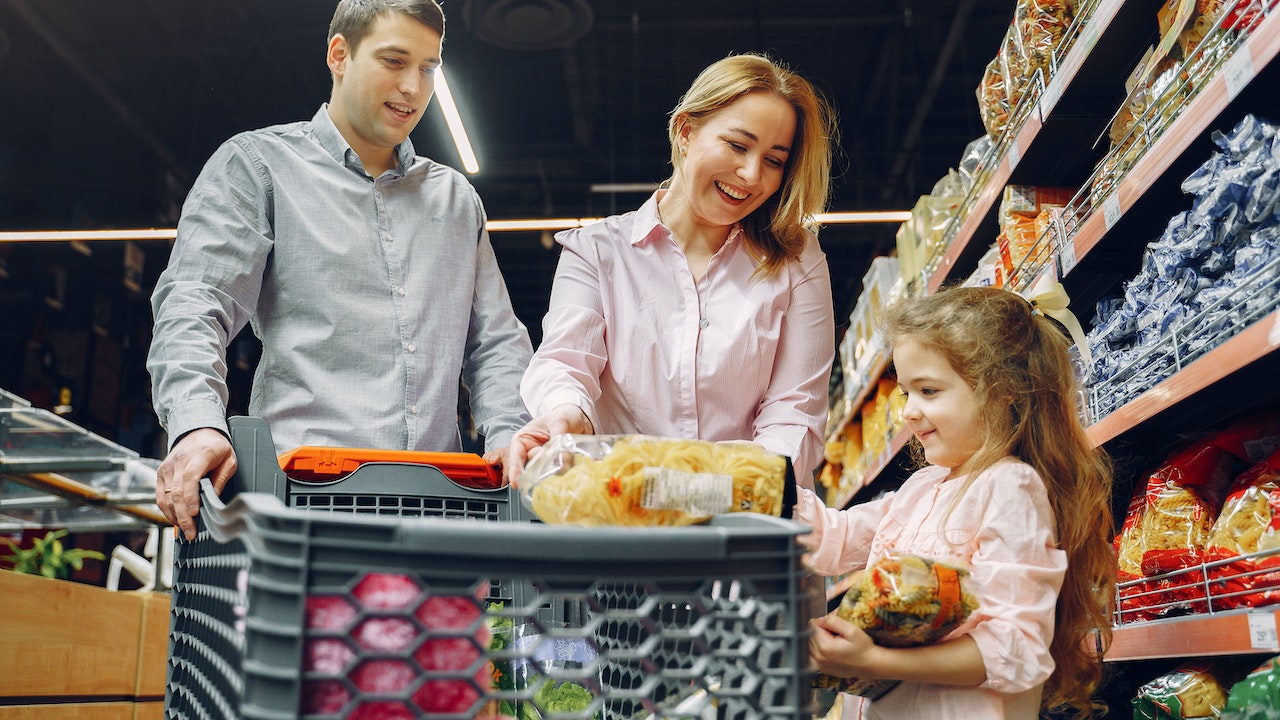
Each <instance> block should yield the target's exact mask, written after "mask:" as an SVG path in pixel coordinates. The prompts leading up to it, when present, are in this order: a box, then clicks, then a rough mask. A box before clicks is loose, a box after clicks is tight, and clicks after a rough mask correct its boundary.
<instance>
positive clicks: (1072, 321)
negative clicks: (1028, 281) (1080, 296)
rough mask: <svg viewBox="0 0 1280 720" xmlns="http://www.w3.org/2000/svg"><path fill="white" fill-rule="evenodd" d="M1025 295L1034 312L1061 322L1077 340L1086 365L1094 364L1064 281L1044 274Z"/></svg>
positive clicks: (1074, 339)
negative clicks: (1071, 306)
mask: <svg viewBox="0 0 1280 720" xmlns="http://www.w3.org/2000/svg"><path fill="white" fill-rule="evenodd" d="M1023 297H1024V298H1026V300H1027V302H1029V303H1031V311H1032V312H1037V313H1040V314H1042V315H1044V316H1045V317H1050V318H1053V319H1054V320H1057V321H1058V322H1059V323H1061V324H1062V326H1063V327H1065V328H1066V329H1067V332H1068V333H1070V334H1071V340H1072V341H1073V342H1075V344H1076V347H1077V348H1079V349H1080V358H1081V359H1082V360H1083V361H1084V364H1085V366H1086V367H1088V366H1089V365H1090V364H1092V362H1093V355H1092V354H1091V353H1090V352H1089V341H1088V340H1087V339H1085V336H1084V328H1082V327H1080V321H1079V320H1077V319H1076V316H1075V315H1073V314H1072V313H1071V310H1070V305H1071V298H1069V297H1067V291H1066V289H1065V288H1063V287H1062V283H1060V282H1058V281H1056V280H1053V279H1051V278H1050V276H1048V275H1042V276H1040V279H1039V280H1037V281H1036V282H1035V283H1034V284H1033V285H1032V286H1031V287H1030V288H1029V289H1028V290H1025V291H1024V292H1023Z"/></svg>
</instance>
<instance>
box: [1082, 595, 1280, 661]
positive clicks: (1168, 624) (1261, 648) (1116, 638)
mask: <svg viewBox="0 0 1280 720" xmlns="http://www.w3.org/2000/svg"><path fill="white" fill-rule="evenodd" d="M1276 620H1277V610H1275V609H1273V608H1266V609H1263V610H1258V609H1241V610H1239V611H1232V612H1227V613H1217V614H1213V615H1189V616H1186V617H1181V618H1173V619H1170V620H1152V621H1150V622H1142V623H1134V624H1132V625H1122V626H1120V627H1117V628H1113V629H1112V631H1111V632H1112V635H1111V647H1110V648H1108V650H1107V652H1106V655H1105V656H1104V659H1105V660H1106V661H1107V662H1118V661H1126V660H1150V659H1157V658H1179V657H1186V656H1188V655H1195V656H1197V657H1199V656H1208V655H1247V654H1251V653H1272V654H1274V653H1276V652H1277V651H1280V645H1277V643H1276V635H1277V633H1276V627H1277V623H1276Z"/></svg>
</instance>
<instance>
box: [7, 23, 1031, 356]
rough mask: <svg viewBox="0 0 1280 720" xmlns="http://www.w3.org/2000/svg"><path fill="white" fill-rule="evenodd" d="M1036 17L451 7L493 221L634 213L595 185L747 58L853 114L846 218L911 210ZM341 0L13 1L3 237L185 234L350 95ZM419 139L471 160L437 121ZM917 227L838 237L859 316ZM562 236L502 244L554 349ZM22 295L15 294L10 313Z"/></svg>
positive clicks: (451, 68)
mask: <svg viewBox="0 0 1280 720" xmlns="http://www.w3.org/2000/svg"><path fill="white" fill-rule="evenodd" d="M1013 5H1014V3H1013V1H1012V0H958V1H956V0H861V1H859V2H841V1H838V0H747V1H739V2H728V1H727V0H616V1H608V0H592V1H588V0H446V1H445V2H444V8H445V12H446V14H447V15H448V18H449V21H448V22H449V24H448V31H447V36H446V41H445V55H444V58H445V62H446V68H447V70H448V73H449V78H450V84H451V85H452V86H453V87H454V88H455V93H456V94H457V95H458V97H459V102H460V104H461V105H462V107H463V113H464V116H465V118H466V119H467V122H468V124H469V127H470V132H471V136H472V138H473V141H474V143H475V145H476V149H477V152H478V154H479V157H480V162H481V168H482V169H481V172H480V173H479V174H478V175H476V176H474V177H473V182H474V184H475V186H476V187H477V188H478V190H479V192H480V194H481V196H482V198H483V199H484V201H485V203H486V206H487V209H488V211H489V214H490V216H491V217H493V218H513V217H528V216H557V217H559V216H569V217H583V216H599V215H604V214H608V213H612V212H620V211H625V210H629V209H631V208H633V207H635V206H636V205H638V204H639V203H640V202H641V201H642V200H643V199H644V197H645V196H644V195H643V194H604V193H597V192H592V190H591V186H592V185H593V184H600V183H654V182H657V181H659V180H661V179H663V178H664V177H666V175H667V171H668V167H667V157H668V148H667V140H666V132H665V123H666V113H667V111H668V110H669V109H670V108H671V107H672V106H673V105H674V104H675V102H676V101H677V99H678V98H679V95H680V93H681V92H682V91H683V90H684V89H685V88H686V87H687V86H688V84H689V82H690V81H691V80H692V79H693V77H694V76H695V75H696V73H697V71H698V70H699V69H701V68H702V67H704V66H705V65H707V64H708V63H710V62H712V61H714V60H716V59H718V58H720V57H723V56H724V55H726V54H728V53H731V52H740V51H748V50H755V51H765V52H768V53H770V54H772V55H774V56H775V57H778V58H781V59H783V60H785V61H786V62H787V63H789V64H790V65H791V66H792V67H793V68H794V69H796V70H798V71H800V72H801V73H802V74H804V75H805V76H807V77H809V78H811V79H813V80H815V81H816V83H817V84H818V85H819V86H820V87H821V88H822V89H823V90H824V92H826V93H827V94H828V96H830V97H831V98H833V99H834V101H835V102H836V104H837V105H838V110H839V116H840V127H841V132H842V145H841V149H842V153H841V157H840V158H839V159H838V163H837V172H838V177H837V178H836V181H835V185H834V188H833V203H832V206H833V209H836V210H860V209H908V208H909V207H910V206H911V205H912V204H914V202H915V199H916V198H917V197H918V196H919V195H920V194H922V193H926V192H928V191H929V189H930V188H931V187H932V185H933V183H934V182H935V181H936V180H937V179H938V178H939V177H941V176H942V175H943V174H944V173H945V172H946V170H947V169H948V168H949V167H953V166H955V165H956V164H957V163H958V161H959V158H960V155H961V151H962V149H963V148H964V146H965V145H966V144H967V143H968V142H969V141H971V140H972V139H974V138H975V137H978V136H979V135H980V134H982V126H981V124H980V122H979V118H978V114H977V109H976V107H977V106H976V102H975V99H974V88H975V87H976V86H977V83H978V80H979V77H980V75H981V73H982V71H983V68H984V67H985V65H986V64H987V62H988V61H989V60H990V59H991V57H992V56H993V55H994V54H995V51H996V48H997V45H998V43H999V39H1000V37H1001V36H1002V34H1003V33H1004V30H1005V28H1006V27H1007V26H1008V24H1009V21H1010V19H1011V17H1012V13H1013ZM332 6H333V3H332V0H222V1H221V2H193V1H191V0H178V1H177V2H174V1H170V0H116V1H114V2H103V0H0V230H12V229H30V228H42V229H45V228H71V227H104V228H105V227H139V226H162V227H163V226H172V224H173V223H174V222H175V220H176V217H177V212H178V209H179V208H180V206H181V202H182V199H183V197H184V195H185V192H186V190H187V188H188V187H189V184H190V182H191V181H192V179H193V178H194V177H195V176H196V174H197V173H198V172H199V170H200V167H201V165H202V163H203V162H204V160H205V159H206V158H207V157H208V156H209V155H210V153H211V152H212V151H213V150H214V148H215V147H216V146H217V145H218V144H219V143H220V142H222V141H223V140H225V139H226V138H228V137H229V136H231V135H232V134H234V133H236V132H239V131H241V130H246V129H251V128H257V127H261V126H265V125H269V124H275V123H282V122H289V121H293V120H298V119H303V118H307V117H309V116H310V115H311V114H312V113H313V112H314V111H315V109H316V108H317V107H318V106H319V103H320V102H322V101H323V100H325V99H327V97H328V93H329V83H330V80H329V75H328V70H327V68H326V67H325V64H324V52H325V39H326V38H325V35H326V30H327V26H328V21H329V17H330V15H331V13H332ZM413 139H414V143H415V145H416V146H417V147H418V149H419V151H420V152H421V153H423V154H427V155H430V156H432V157H434V158H436V159H438V160H441V161H443V162H446V163H449V164H451V165H454V166H460V163H459V162H458V161H457V158H456V153H455V152H454V150H453V147H452V145H451V144H450V143H449V141H448V139H447V134H446V132H445V130H444V126H443V122H441V121H440V120H439V114H438V113H436V112H429V113H428V116H427V119H426V120H424V121H423V123H422V125H421V126H420V128H419V129H418V130H417V131H415V133H414V136H413ZM895 230H896V227H894V226H885V225H878V226H832V227H830V228H828V229H826V230H824V231H823V233H822V235H821V239H822V243H823V246H824V247H825V249H826V251H827V254H828V256H829V258H830V260H831V267H832V275H833V280H834V283H833V285H834V293H835V301H836V310H837V313H838V314H839V315H840V316H842V317H843V316H845V315H847V313H848V312H849V310H850V309H851V308H852V306H853V303H854V301H855V299H856V297H857V294H858V292H859V291H860V280H861V276H862V273H863V272H864V270H865V268H866V267H867V263H868V261H869V260H870V258H871V257H873V256H875V255H881V254H886V253H887V252H889V251H890V250H891V249H892V247H893V233H894V231H895ZM542 241H543V238H541V237H540V236H539V235H538V234H504V235H501V236H497V235H495V238H494V242H495V247H496V248H497V252H498V254H499V260H500V262H501V263H502V264H503V268H504V271H505V273H506V275H507V278H508V283H509V285H510V286H511V291H512V295H513V298H514V302H515V303H516V306H517V309H518V312H519V314H520V315H521V316H522V318H524V319H525V321H526V323H528V324H530V329H531V330H533V331H534V334H535V338H536V336H537V327H536V326H537V324H538V322H539V319H540V317H541V315H542V312H543V311H544V310H545V308H546V301H547V295H548V289H549V287H550V281H551V275H552V273H553V271H554V266H555V252H554V250H550V249H548V248H546V247H544V245H543V242H542ZM158 245H160V246H157V244H155V243H152V244H151V245H150V246H148V252H147V263H148V269H147V272H148V275H149V276H151V277H154V274H155V272H157V271H158V268H159V266H162V265H163V263H164V259H165V256H166V255H167V247H163V243H160V244H158ZM100 255H101V256H103V257H104V258H107V257H112V256H111V254H110V253H100ZM104 262H106V261H105V260H104ZM110 262H113V263H118V262H119V259H118V256H117V257H115V258H114V259H112V260H110ZM112 272H117V270H116V268H115V267H113V268H112ZM20 280H21V279H20V278H18V279H15V278H13V277H11V278H10V279H9V280H8V281H7V282H10V283H14V282H20ZM21 296H22V293H21V292H14V291H13V290H12V289H9V290H7V291H5V292H0V312H3V307H4V306H8V307H9V308H10V310H12V309H13V306H14V303H16V302H17V300H15V299H14V298H20V297H21Z"/></svg>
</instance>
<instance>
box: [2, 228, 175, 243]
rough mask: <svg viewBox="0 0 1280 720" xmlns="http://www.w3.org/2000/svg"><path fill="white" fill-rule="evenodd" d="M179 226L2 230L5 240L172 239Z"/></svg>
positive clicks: (3, 241) (3, 239) (3, 240)
mask: <svg viewBox="0 0 1280 720" xmlns="http://www.w3.org/2000/svg"><path fill="white" fill-rule="evenodd" d="M177 236H178V230H177V228H141V229H135V230H17V231H13V232H0V243H5V242H89V241H91V240H172V239H174V238H176V237H177Z"/></svg>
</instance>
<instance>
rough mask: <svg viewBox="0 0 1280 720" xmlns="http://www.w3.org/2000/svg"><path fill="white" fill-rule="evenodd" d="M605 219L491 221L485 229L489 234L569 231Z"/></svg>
mask: <svg viewBox="0 0 1280 720" xmlns="http://www.w3.org/2000/svg"><path fill="white" fill-rule="evenodd" d="M602 219H603V218H527V219H523V220H490V221H489V222H488V224H487V225H485V229H486V230H488V231H489V232H503V231H512V230H568V229H569V228H576V227H583V226H584V225H590V224H591V223H594V222H600V220H602Z"/></svg>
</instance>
